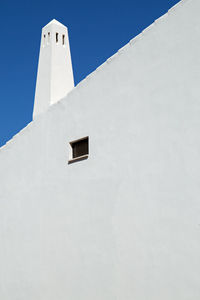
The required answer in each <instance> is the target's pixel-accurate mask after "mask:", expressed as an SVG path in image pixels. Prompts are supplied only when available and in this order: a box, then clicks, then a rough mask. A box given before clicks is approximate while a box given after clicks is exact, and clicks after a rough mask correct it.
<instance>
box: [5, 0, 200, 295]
mask: <svg viewBox="0 0 200 300" xmlns="http://www.w3.org/2000/svg"><path fill="white" fill-rule="evenodd" d="M199 11H200V2H199V0H191V1H189V0H188V1H183V2H181V4H180V5H178V7H177V8H176V9H174V10H172V11H170V12H169V14H167V15H165V16H164V17H163V18H162V19H160V20H158V21H157V22H156V23H155V24H154V25H153V26H152V27H150V28H149V29H148V30H147V31H145V32H143V34H142V35H140V36H139V37H137V38H136V39H134V40H133V41H132V42H131V43H130V44H129V45H127V46H126V47H125V48H123V50H122V51H120V52H119V53H118V54H117V55H115V56H114V57H113V58H112V59H110V60H109V61H108V62H106V63H105V64H104V65H103V66H102V67H100V68H99V69H97V71H96V72H94V73H93V74H92V75H91V76H89V77H88V78H87V79H86V80H84V81H83V82H82V83H81V84H80V85H79V86H77V87H76V89H74V90H73V92H72V93H70V94H69V95H68V97H67V98H66V99H63V100H62V101H60V102H59V103H57V104H56V105H54V106H52V107H51V108H50V109H49V110H48V112H47V113H45V114H42V115H41V116H40V117H39V118H37V119H36V120H35V121H34V122H33V123H31V124H30V125H29V126H28V127H27V128H26V129H25V130H24V131H22V132H21V133H20V134H19V135H18V136H16V137H15V138H14V139H13V140H12V141H10V143H8V144H7V145H6V146H5V147H4V148H2V149H1V151H0V166H1V168H0V178H1V184H0V199H1V200H0V245H1V246H0V299H4V300H13V299H14V300H16V299H20V300H27V299H29V300H35V299H41V300H55V299H59V300H66V299H70V300H80V299H81V300H94V299H95V300H102V299H103V300H111V299H112V300H116V299H117V300H124V299H126V300H133V299H137V300H146V299H148V300H160V299H162V300H172V299H176V300H189V299H192V300H199V299H200V240H199V235H200V225H199V224H200V217H199V216H200V201H199V195H200V182H199V181H200V179H199V178H200V174H199V173H200V171H199V170H200V134H199V133H200V117H199V115H200V85H199V77H200V72H199V70H200V55H199V53H200V39H199V36H200V18H199ZM84 136H89V138H90V155H89V159H88V160H85V161H81V162H77V163H74V164H71V165H68V163H67V161H68V156H69V142H70V141H72V140H75V139H77V138H81V137H84Z"/></svg>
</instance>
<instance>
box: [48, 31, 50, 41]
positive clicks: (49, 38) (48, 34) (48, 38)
mask: <svg viewBox="0 0 200 300" xmlns="http://www.w3.org/2000/svg"><path fill="white" fill-rule="evenodd" d="M49 42H50V32H48V43H49Z"/></svg>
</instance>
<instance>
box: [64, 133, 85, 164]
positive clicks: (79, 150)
mask: <svg viewBox="0 0 200 300" xmlns="http://www.w3.org/2000/svg"><path fill="white" fill-rule="evenodd" d="M70 146H71V157H70V160H69V163H72V162H75V161H79V160H83V159H87V158H88V154H89V138H88V137H85V138H82V139H79V140H76V141H73V142H70Z"/></svg>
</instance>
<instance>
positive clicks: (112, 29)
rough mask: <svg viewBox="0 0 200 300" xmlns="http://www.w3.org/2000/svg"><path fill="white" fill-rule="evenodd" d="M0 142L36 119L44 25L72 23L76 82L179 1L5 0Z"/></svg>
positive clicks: (0, 20) (0, 21)
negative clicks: (37, 83)
mask: <svg viewBox="0 0 200 300" xmlns="http://www.w3.org/2000/svg"><path fill="white" fill-rule="evenodd" d="M0 2H1V7H0V28H1V39H0V40H1V47H0V60H1V61H0V66H1V67H0V83H1V84H0V146H2V145H3V144H5V143H6V141H8V140H9V139H11V138H12V136H13V135H15V134H16V133H17V132H18V131H20V130H21V129H22V128H23V127H25V126H26V125H27V124H28V123H29V122H30V121H31V120H32V110H33V101H34V93H35V81H36V72H37V64H38V55H39V47H40V33H41V28H42V27H43V26H44V25H46V24H47V23H48V22H49V21H50V20H52V19H54V18H55V19H57V20H58V21H60V22H61V23H63V24H64V25H66V26H67V27H68V30H69V38H70V46H71V54H72V64H73V70H74V78H75V83H76V84H77V83H78V82H80V81H81V80H82V79H84V78H85V77H86V76H87V75H88V74H89V73H91V72H92V71H93V70H95V69H96V68H97V67H98V66H99V65H101V64H102V63H103V62H104V61H105V60H106V59H107V58H109V57H110V56H111V55H113V54H114V53H115V52H117V50H118V49H120V48H121V47H123V46H124V45H125V44H126V43H127V42H129V40H130V39H132V38H133V37H134V36H136V35H137V34H139V33H140V32H141V31H142V30H143V29H145V28H146V27H147V26H148V25H150V24H151V23H153V21H154V20H155V19H157V18H158V17H160V16H161V15H163V14H164V13H166V12H167V10H168V9H169V8H171V7H172V6H173V5H175V4H176V3H178V2H179V1H178V0H121V1H119V0H115V1H114V0H106V1H105V0H101V1H95V0H93V1H89V0H54V1H51V0H48V1H47V0H40V1H39V0H34V1H33V0H31V1H30V0H26V1H25V0H22V1H20V0H18V1H6V0H1V1H0Z"/></svg>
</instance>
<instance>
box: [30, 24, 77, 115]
mask: <svg viewBox="0 0 200 300" xmlns="http://www.w3.org/2000/svg"><path fill="white" fill-rule="evenodd" d="M73 87H74V78H73V71H72V63H71V54H70V48H69V38H68V30H67V27H65V26H64V25H62V24H61V23H59V22H58V21H56V20H52V21H51V22H50V23H48V24H47V25H46V26H45V27H43V29H42V37H41V45H40V56H39V64H38V73H37V83H36V91H35V101H34V110H33V119H34V118H35V117H36V116H37V115H39V114H40V113H42V112H44V111H46V110H47V109H48V107H49V106H50V105H52V104H54V103H56V102H57V101H59V100H60V99H61V98H63V97H64V96H66V95H67V94H68V93H69V92H70V91H71V90H72V89H73Z"/></svg>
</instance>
